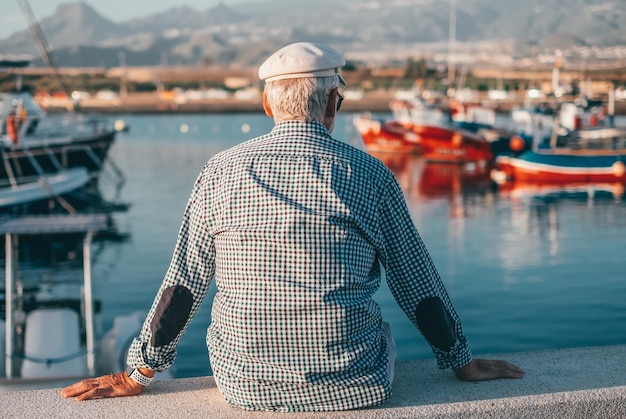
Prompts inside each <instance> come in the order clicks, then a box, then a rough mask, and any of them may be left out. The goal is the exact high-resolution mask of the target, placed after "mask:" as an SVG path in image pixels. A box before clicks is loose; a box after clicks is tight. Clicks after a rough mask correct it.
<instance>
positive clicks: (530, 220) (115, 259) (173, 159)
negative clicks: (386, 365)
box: [93, 114, 626, 377]
mask: <svg viewBox="0 0 626 419" xmlns="http://www.w3.org/2000/svg"><path fill="white" fill-rule="evenodd" d="M383 116H384V115H383ZM114 118H116V119H117V118H120V119H123V120H125V121H126V122H127V123H128V124H129V125H130V131H129V132H128V133H125V134H122V135H120V136H119V137H118V140H117V142H116V144H115V145H114V147H113V149H112V151H111V157H112V159H113V161H114V162H115V163H116V164H117V166H119V167H120V169H121V170H122V171H123V172H124V174H125V176H126V183H125V184H124V186H123V188H122V189H121V192H120V197H121V199H122V200H123V201H125V202H128V203H130V204H131V207H130V209H129V211H128V212H125V213H119V214H116V215H115V220H116V223H117V225H118V227H119V229H120V230H121V231H123V232H127V233H128V234H129V240H127V241H124V242H105V243H102V244H100V245H99V248H98V251H97V254H96V260H95V262H94V273H93V275H94V280H95V282H96V283H95V294H96V296H97V297H98V298H99V299H100V300H101V301H102V321H103V327H104V329H105V330H106V329H108V328H109V327H110V326H111V325H112V321H113V317H114V316H116V315H118V314H124V313H128V312H129V311H134V310H146V311H147V310H148V309H149V307H150V304H151V302H152V299H153V298H154V295H155V293H156V291H157V289H158V287H159V284H160V282H161V280H162V278H163V275H164V273H165V271H166V269H167V267H168V264H169V261H170V258H171V254H172V250H173V247H174V243H175V240H176V235H177V232H178V228H179V223H180V220H181V215H182V212H183V209H184V206H185V204H186V201H187V198H188V195H189V193H190V191H191V187H192V184H193V182H194V180H195V179H196V176H197V175H198V173H199V171H200V169H201V168H202V166H203V165H204V163H205V161H206V160H207V159H208V158H210V157H211V156H213V155H214V154H215V153H217V152H219V151H221V150H223V149H226V148H228V147H230V146H233V145H235V144H238V143H240V142H242V141H244V140H247V139H249V138H252V137H255V136H257V135H261V134H263V133H265V132H267V131H268V130H270V129H271V127H272V125H273V124H272V121H271V120H270V119H268V118H267V117H265V116H264V115H262V114H243V115H241V114H236V115H167V116H160V115H159V116H154V115H152V116H138V115H119V116H116V117H114ZM351 119H352V115H350V114H347V115H342V116H341V117H340V118H339V119H338V121H337V125H336V128H335V131H334V135H335V137H337V138H340V139H345V140H347V141H350V139H351V138H355V137H356V133H355V131H354V128H353V127H352V123H351ZM387 163H388V164H389V165H390V167H392V168H393V170H394V172H395V173H396V175H397V176H398V179H399V181H400V183H401V185H402V187H403V190H404V192H405V194H406V197H407V201H408V205H409V208H410V211H411V214H412V217H413V220H414V222H415V224H416V226H417V227H418V229H419V231H420V233H421V235H422V237H423V239H424V241H425V243H426V245H427V247H428V249H429V250H430V252H431V255H432V257H433V259H434V261H435V263H436V265H437V267H438V269H439V271H440V274H441V276H442V278H443V281H444V283H445V284H446V287H447V289H448V292H449V294H450V296H451V298H452V301H453V303H454V305H455V307H456V309H457V312H458V313H459V316H460V317H461V319H462V322H463V326H464V329H465V332H466V334H467V335H468V336H469V339H470V342H471V345H472V348H473V350H474V353H475V354H481V353H501V352H518V351H529V350H543V349H554V348H570V347H582V346H595V345H612V344H624V343H626V327H624V324H626V281H625V280H624V278H625V275H624V273H625V268H626V263H625V262H624V251H625V250H626V200H625V199H623V198H621V196H620V195H619V192H620V191H619V190H615V191H606V192H598V193H595V194H588V193H586V192H585V191H579V192H576V193H561V194H550V195H548V196H544V197H534V198H533V197H532V196H531V195H532V193H526V194H524V195H517V194H518V193H519V191H517V192H515V191H513V192H507V193H504V192H502V191H496V190H494V189H493V188H492V187H491V185H490V184H489V182H488V181H487V179H486V178H485V176H481V175H476V174H475V173H474V172H473V171H472V169H474V168H472V167H459V166H454V165H432V164H430V165H429V164H426V163H425V162H423V161H421V160H420V159H418V158H413V159H405V160H397V159H396V160H395V161H393V160H389V161H387ZM102 184H103V185H102V186H103V189H104V191H105V192H107V191H109V192H110V190H109V184H110V183H109V181H108V178H107V177H106V174H105V176H103V178H102ZM214 292H215V289H214V288H213V289H212V291H211V294H210V295H209V297H208V298H209V299H211V297H212V295H213V293H214ZM376 299H377V301H378V302H379V304H380V305H381V307H382V311H383V314H384V317H385V319H386V320H387V321H389V322H390V323H391V326H392V330H393V332H394V335H395V338H396V341H397V344H398V358H399V360H410V359H420V358H432V353H431V352H430V349H429V348H428V346H427V345H426V344H425V343H424V340H423V338H422V337H421V336H420V335H419V333H418V332H417V330H416V329H415V327H414V326H413V325H412V324H411V323H410V322H409V321H408V320H407V318H406V317H405V316H404V314H403V313H402V312H401V311H400V309H399V308H398V307H397V306H396V305H395V303H394V301H393V298H392V297H391V294H390V292H389V291H388V289H387V288H386V287H385V286H383V288H382V289H381V290H380V292H379V293H378V294H377V296H376ZM209 321H210V300H208V301H206V302H205V304H203V306H202V308H201V309H200V311H199V313H198V315H197V316H196V317H195V319H194V320H193V322H192V324H191V326H190V328H189V330H188V331H187V334H186V335H185V336H184V338H183V340H182V342H181V344H180V346H179V349H178V358H177V361H176V363H175V365H174V375H175V376H176V377H192V376H200V375H208V374H211V369H210V366H209V362H208V355H207V349H206V345H205V333H206V328H207V326H208V324H209Z"/></svg>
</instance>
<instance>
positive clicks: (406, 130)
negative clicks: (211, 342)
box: [354, 116, 494, 163]
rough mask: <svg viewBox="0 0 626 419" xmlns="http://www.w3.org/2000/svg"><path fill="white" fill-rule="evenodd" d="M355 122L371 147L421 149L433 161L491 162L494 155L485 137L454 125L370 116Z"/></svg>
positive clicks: (380, 149)
mask: <svg viewBox="0 0 626 419" xmlns="http://www.w3.org/2000/svg"><path fill="white" fill-rule="evenodd" d="M354 126H355V128H356V129H357V131H358V132H359V134H360V135H361V138H362V139H363V144H364V145H365V148H366V149H367V151H374V152H392V153H416V154H418V153H419V154H421V155H423V156H424V158H425V159H427V160H430V161H441V162H456V163H463V162H472V161H474V162H481V161H482V162H488V161H491V160H493V157H494V155H493V152H492V150H491V146H490V144H489V142H488V141H487V140H486V139H485V138H484V137H482V136H480V135H477V134H474V133H472V132H470V131H464V130H460V129H456V128H453V127H446V126H438V125H429V124H417V123H414V122H402V121H398V120H391V121H380V120H374V119H371V118H369V117H367V116H359V117H357V118H355V120H354Z"/></svg>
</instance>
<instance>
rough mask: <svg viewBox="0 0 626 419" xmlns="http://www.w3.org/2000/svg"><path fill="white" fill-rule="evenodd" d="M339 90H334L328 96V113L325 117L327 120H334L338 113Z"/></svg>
mask: <svg viewBox="0 0 626 419" xmlns="http://www.w3.org/2000/svg"><path fill="white" fill-rule="evenodd" d="M336 102H337V88H334V89H333V90H332V91H331V92H330V94H329V95H328V102H327V103H326V112H325V114H324V116H326V117H327V118H334V117H335V114H336V113H337V105H336Z"/></svg>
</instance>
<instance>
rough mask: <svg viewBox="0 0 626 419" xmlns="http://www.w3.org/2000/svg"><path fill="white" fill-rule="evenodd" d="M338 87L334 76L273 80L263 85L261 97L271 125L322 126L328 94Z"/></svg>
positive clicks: (336, 78) (337, 79) (337, 81)
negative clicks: (303, 123) (302, 123)
mask: <svg viewBox="0 0 626 419" xmlns="http://www.w3.org/2000/svg"><path fill="white" fill-rule="evenodd" d="M339 85H340V84H339V78H338V77H337V76H327V77H305V78H295V79H282V80H275V81H270V82H267V83H265V96H266V98H267V104H268V105H269V107H270V109H271V110H272V113H273V114H274V121H275V122H282V121H289V120H292V121H293V120H296V121H317V122H319V123H323V121H324V115H325V113H326V106H327V104H328V97H329V94H330V92H331V91H332V89H334V88H338V87H339Z"/></svg>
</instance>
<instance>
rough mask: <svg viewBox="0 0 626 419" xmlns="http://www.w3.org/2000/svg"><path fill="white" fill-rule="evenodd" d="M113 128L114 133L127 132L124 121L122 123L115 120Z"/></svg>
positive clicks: (120, 120) (121, 120) (119, 120)
mask: <svg viewBox="0 0 626 419" xmlns="http://www.w3.org/2000/svg"><path fill="white" fill-rule="evenodd" d="M113 127H114V128H115V131H117V132H126V131H128V125H126V121H124V120H123V119H118V120H116V121H115V124H114V125H113Z"/></svg>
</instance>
